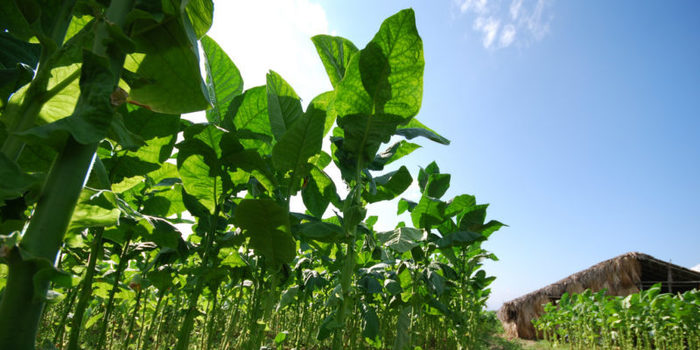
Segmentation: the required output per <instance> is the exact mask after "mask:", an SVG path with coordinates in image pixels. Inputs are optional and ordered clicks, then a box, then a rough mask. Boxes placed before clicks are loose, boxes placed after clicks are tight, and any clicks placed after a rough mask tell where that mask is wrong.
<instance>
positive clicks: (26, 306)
mask: <svg viewBox="0 0 700 350" xmlns="http://www.w3.org/2000/svg"><path fill="white" fill-rule="evenodd" d="M213 9H214V6H213V3H212V1H211V0H190V1H186V0H162V1H141V0H112V1H107V0H67V1H48V0H27V1H3V2H2V3H1V5H0V25H1V26H2V28H0V29H1V31H0V76H1V77H2V80H0V113H1V115H0V145H2V148H1V149H0V151H1V152H0V260H1V262H2V265H0V290H1V293H2V296H1V301H0V349H16V350H26V349H70V350H76V349H177V350H184V349H209V350H213V349H260V348H261V347H264V348H266V349H273V348H276V349H291V348H295V349H330V348H332V349H348V348H362V349H397V350H403V349H473V348H479V347H480V346H481V345H480V344H482V342H483V339H482V338H483V335H484V334H485V333H486V330H485V327H486V326H485V324H486V323H487V321H488V318H489V316H488V315H486V314H485V312H484V309H485V303H486V299H487V297H488V295H489V293H490V290H489V284H490V283H491V282H492V281H493V280H494V277H491V276H488V274H487V273H486V272H485V271H484V269H483V268H482V262H483V261H484V260H487V259H496V256H495V255H493V254H492V253H490V252H488V251H485V250H484V249H483V248H482V243H483V242H484V241H485V240H487V239H488V238H489V236H490V235H491V234H493V233H494V232H495V231H497V230H498V229H499V228H501V227H502V226H503V224H502V223H500V222H498V221H495V220H488V219H487V214H486V210H487V205H486V204H479V203H478V202H477V201H476V199H475V197H474V196H472V195H469V194H462V195H458V196H455V197H452V198H445V197H444V195H445V193H446V191H447V190H448V188H449V185H450V180H451V179H452V177H451V175H450V174H445V173H441V172H440V168H439V166H438V165H437V164H436V163H434V162H433V163H430V164H425V165H424V167H422V168H420V169H409V168H408V167H406V166H400V164H401V159H402V158H403V157H405V156H410V154H411V153H412V152H413V151H414V150H416V149H417V148H419V147H420V145H419V144H418V142H437V143H440V144H443V145H445V147H448V146H447V145H448V144H449V141H448V140H447V139H445V138H444V137H443V136H441V135H440V134H439V133H438V132H436V131H434V130H432V129H430V128H429V127H427V126H425V125H424V124H422V123H421V122H420V121H419V120H418V119H416V116H417V115H418V113H419V110H420V106H421V100H422V95H423V69H424V60H423V43H422V41H421V38H420V36H419V34H418V30H417V28H416V25H415V19H414V13H413V11H412V10H410V9H409V10H403V11H400V12H398V13H396V14H395V15H393V16H391V17H389V18H387V19H386V20H385V21H384V22H383V23H381V25H380V24H379V23H377V28H378V29H377V32H376V35H375V36H374V38H373V39H372V40H371V41H370V42H368V43H366V44H365V45H364V46H363V48H361V49H360V48H358V46H356V45H355V44H354V43H352V42H350V41H349V40H347V39H344V38H342V37H338V36H329V35H318V36H315V37H313V38H311V40H312V42H313V45H315V47H316V50H317V51H318V54H319V58H320V59H319V64H322V65H323V67H324V68H325V70H326V72H327V73H328V78H329V79H330V82H331V84H332V87H333V90H332V91H325V92H324V91H319V92H318V95H317V96H316V97H315V98H314V99H313V100H312V101H310V102H308V104H306V105H302V101H301V100H300V98H299V97H298V96H297V94H296V93H295V91H294V89H293V88H292V86H290V85H289V84H288V83H287V82H286V81H285V80H284V79H283V77H282V76H280V75H279V74H277V73H275V72H274V71H270V72H269V74H268V75H267V80H266V84H265V85H264V86H258V87H252V88H249V89H247V90H244V89H243V81H242V79H241V75H240V73H239V71H238V69H237V68H236V66H235V64H234V62H232V60H231V59H230V58H229V56H228V55H227V54H226V53H225V52H224V51H223V50H222V49H221V48H220V47H219V45H218V44H217V43H216V42H215V41H214V40H213V39H212V38H210V37H208V36H207V35H206V33H207V31H208V29H209V28H210V26H211V24H212V18H213ZM200 66H201V67H203V70H202V69H200ZM196 111H206V112H205V113H206V119H207V122H205V123H193V122H191V121H188V120H186V119H183V118H181V114H184V113H190V112H196ZM324 142H325V143H326V144H327V145H330V147H324ZM331 168H335V169H337V173H339V174H340V176H338V178H335V177H331V176H330V175H329V173H330V171H329V169H331ZM387 169H396V170H391V171H389V170H387ZM413 183H417V184H418V187H419V188H420V191H421V196H420V199H419V200H417V201H412V200H409V199H405V198H402V194H403V193H404V191H406V190H407V189H408V188H409V186H411V184H413ZM294 198H301V200H300V202H303V206H304V208H303V210H297V209H294V208H293V207H292V206H291V205H290V203H291V201H292V200H293V199H294ZM390 200H396V202H397V203H398V204H397V208H396V213H397V215H398V214H402V213H404V214H406V213H407V214H409V216H410V220H406V221H409V222H400V223H399V224H398V225H397V226H396V227H395V229H393V230H389V231H378V230H375V229H374V225H375V224H376V223H377V222H378V221H379V220H387V219H386V218H380V217H377V216H372V215H369V214H368V212H367V206H368V205H369V204H372V203H377V202H381V201H390ZM183 227H191V231H192V232H191V233H190V232H187V231H185V230H182V231H181V228H183Z"/></svg>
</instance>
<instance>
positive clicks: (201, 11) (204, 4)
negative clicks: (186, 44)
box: [186, 0, 214, 39]
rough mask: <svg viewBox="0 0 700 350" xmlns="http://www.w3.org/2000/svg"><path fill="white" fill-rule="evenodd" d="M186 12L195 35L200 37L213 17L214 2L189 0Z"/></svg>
mask: <svg viewBox="0 0 700 350" xmlns="http://www.w3.org/2000/svg"><path fill="white" fill-rule="evenodd" d="M186 12H187V17H188V18H189V20H190V23H191V24H192V29H193V30H194V33H195V35H196V36H197V38H198V39H201V38H202V37H203V36H204V34H206V33H207V32H208V31H209V28H210V27H211V23H212V20H213V19H214V3H213V2H212V0H189V1H188V2H187V8H186Z"/></svg>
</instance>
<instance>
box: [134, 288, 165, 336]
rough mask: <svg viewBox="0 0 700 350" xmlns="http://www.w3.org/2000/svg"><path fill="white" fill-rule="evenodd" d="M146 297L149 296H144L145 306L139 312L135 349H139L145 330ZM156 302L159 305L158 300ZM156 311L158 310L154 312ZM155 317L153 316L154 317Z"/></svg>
mask: <svg viewBox="0 0 700 350" xmlns="http://www.w3.org/2000/svg"><path fill="white" fill-rule="evenodd" d="M148 296H149V294H146V303H145V304H146V306H144V307H143V310H141V320H140V322H139V336H138V339H137V340H136V348H137V349H141V337H142V336H143V329H144V328H145V325H146V310H148V299H149V298H148ZM158 302H159V303H160V298H158ZM155 311H158V310H155ZM154 317H155V316H154Z"/></svg>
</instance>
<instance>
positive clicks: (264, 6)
mask: <svg viewBox="0 0 700 350" xmlns="http://www.w3.org/2000/svg"><path fill="white" fill-rule="evenodd" d="M328 32H329V29H328V20H327V18H326V13H325V10H324V9H323V7H321V5H319V4H316V3H314V2H312V1H309V0H292V1H288V0H285V1H283V0H257V1H219V2H216V4H215V10H214V25H213V26H212V29H211V30H210V32H209V36H211V37H212V38H213V39H214V40H216V42H217V43H219V45H220V46H221V47H222V48H223V49H224V51H226V53H227V54H228V55H229V57H231V59H232V60H233V62H234V63H235V64H236V66H237V67H238V70H240V72H241V75H242V77H243V81H244V83H245V88H246V89H248V88H251V87H253V86H258V85H264V84H265V75H266V74H267V72H268V71H269V70H274V71H275V72H277V73H279V74H280V75H281V76H282V77H283V78H284V79H285V80H286V81H287V82H288V83H289V84H290V85H291V86H292V87H293V88H294V90H295V91H296V92H297V94H298V95H299V96H300V97H301V98H302V100H303V101H304V105H306V103H308V102H309V101H310V100H311V99H312V98H313V97H315V96H316V95H318V94H320V93H322V92H324V91H328V90H330V89H331V86H330V82H328V77H327V76H326V73H325V70H324V69H323V65H322V64H321V61H320V59H319V58H318V54H317V53H316V49H315V48H314V46H313V44H312V43H311V37H312V36H314V35H316V34H327V33H328Z"/></svg>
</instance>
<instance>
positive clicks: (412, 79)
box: [334, 9, 425, 134]
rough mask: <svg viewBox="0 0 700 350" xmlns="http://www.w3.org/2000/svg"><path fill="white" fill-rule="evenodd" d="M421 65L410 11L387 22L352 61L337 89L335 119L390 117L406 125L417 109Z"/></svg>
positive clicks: (418, 45)
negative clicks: (357, 115) (358, 116)
mask: <svg viewBox="0 0 700 350" xmlns="http://www.w3.org/2000/svg"><path fill="white" fill-rule="evenodd" d="M424 65H425V62H424V61H423V43H422V40H421V38H420V36H419V35H418V31H417V30H416V26H415V17H414V13H413V10H410V9H409V10H403V11H400V12H398V13H397V14H395V15H393V16H391V17H389V18H387V19H386V20H385V21H384V23H382V25H381V27H380V28H379V31H378V32H377V34H376V35H375V36H374V38H373V39H372V41H370V43H369V44H368V45H367V46H366V47H365V48H364V49H363V50H362V51H361V52H360V53H359V54H355V55H353V57H352V58H351V60H350V64H349V66H348V68H347V71H346V73H345V78H344V79H343V80H342V81H341V83H340V85H339V86H338V88H337V89H336V100H335V102H334V104H335V109H336V111H337V112H338V115H339V116H342V117H345V116H348V115H355V114H365V115H375V114H377V115H393V116H397V117H398V118H399V121H400V123H399V124H403V123H406V122H408V121H409V120H410V119H411V118H412V117H413V116H415V115H416V114H417V113H418V110H419V109H420V105H421V99H422V95H423V67H424ZM369 122H370V123H371V120H370V121H369ZM397 125H398V124H397ZM392 134H393V133H392Z"/></svg>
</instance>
